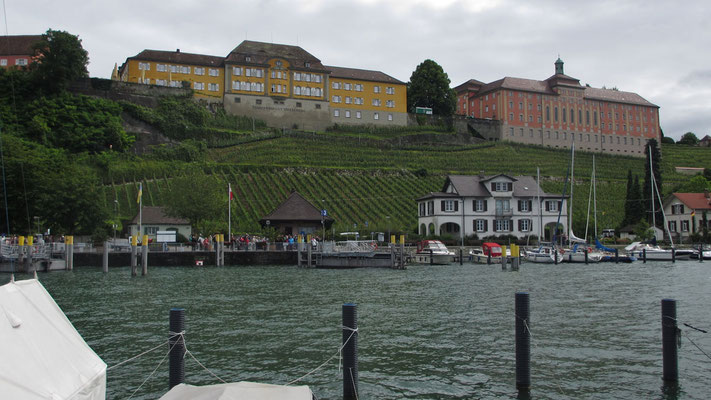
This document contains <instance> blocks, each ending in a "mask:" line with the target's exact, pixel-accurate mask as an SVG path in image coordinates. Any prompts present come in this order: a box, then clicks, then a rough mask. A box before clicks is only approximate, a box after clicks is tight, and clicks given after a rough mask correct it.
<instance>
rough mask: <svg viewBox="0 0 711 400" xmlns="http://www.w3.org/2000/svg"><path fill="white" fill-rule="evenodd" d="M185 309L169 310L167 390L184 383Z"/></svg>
mask: <svg viewBox="0 0 711 400" xmlns="http://www.w3.org/2000/svg"><path fill="white" fill-rule="evenodd" d="M184 335H185V309H184V308H171V309H170V323H169V330H168V349H169V353H168V359H169V367H168V368H169V374H168V390H170V389H172V388H173V386H176V385H179V384H181V383H183V382H185V336H184Z"/></svg>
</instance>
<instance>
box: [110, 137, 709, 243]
mask: <svg viewBox="0 0 711 400" xmlns="http://www.w3.org/2000/svg"><path fill="white" fill-rule="evenodd" d="M693 150H694V151H692V152H691V153H690V152H687V151H686V149H681V150H680V149H679V146H664V147H663V148H662V160H663V163H664V166H663V168H662V169H663V174H664V184H665V190H666V191H669V190H671V188H672V187H673V186H675V185H677V184H679V183H681V182H684V181H686V180H688V179H689V177H688V176H684V175H680V174H678V173H676V172H675V171H674V166H677V165H683V166H691V167H704V166H706V167H708V166H709V165H711V156H710V155H709V154H710V153H711V152H709V151H705V152H704V150H703V149H700V150H696V149H693ZM689 154H691V156H689ZM569 157H570V153H569V151H568V150H558V149H548V148H540V147H535V146H522V145H513V144H510V143H505V142H504V143H485V144H481V145H449V146H437V147H434V148H433V147H431V146H427V145H407V146H400V145H396V144H393V143H392V142H388V143H385V142H383V143H381V144H378V143H377V140H372V139H371V140H369V141H368V142H367V143H361V139H360V138H357V137H353V136H349V137H343V138H339V139H336V138H334V137H333V135H332V134H313V135H311V134H309V135H300V136H278V137H274V138H268V139H265V140H260V141H254V142H250V143H244V144H241V145H238V146H232V147H227V148H213V149H211V150H209V158H210V159H211V160H212V162H209V163H202V164H195V163H192V164H186V163H173V162H163V163H161V162H153V161H149V162H144V161H141V162H137V163H135V164H131V163H126V164H124V165H123V166H117V167H115V168H113V170H112V178H111V181H110V182H108V183H109V184H108V185H107V186H106V187H105V198H106V205H107V206H108V207H110V206H111V204H112V203H114V200H117V202H116V204H117V205H118V214H119V215H121V216H122V217H123V218H131V217H133V216H134V215H135V214H136V213H137V211H138V205H137V204H136V194H137V183H136V182H138V181H140V180H143V181H144V189H143V191H144V204H145V205H163V204H165V196H166V195H167V193H168V191H169V188H170V184H171V180H172V179H173V178H175V177H180V176H185V175H186V174H187V173H188V171H191V170H192V171H194V170H196V169H197V170H201V171H203V172H204V173H205V174H209V175H213V176H216V177H217V178H218V179H217V182H218V183H217V184H218V185H221V188H220V190H221V191H222V192H224V193H225V215H224V220H225V221H226V218H227V197H226V196H227V189H226V188H227V184H228V182H229V183H231V185H232V189H233V191H234V193H235V197H236V201H235V202H233V207H232V218H233V221H232V223H233V226H234V227H236V228H233V229H234V230H235V231H239V232H253V233H254V232H259V230H260V227H259V224H258V220H259V219H260V218H262V217H264V216H265V215H266V214H268V213H269V212H271V211H272V210H273V209H274V208H275V207H276V206H277V205H278V204H279V203H280V202H281V201H283V200H284V199H285V198H286V197H287V196H288V195H289V193H290V192H291V191H292V190H296V191H298V192H299V193H301V194H302V195H303V196H304V197H306V198H307V199H308V200H309V201H311V202H312V203H313V204H314V205H316V206H317V207H319V208H321V207H323V208H325V209H326V210H328V213H329V216H331V217H333V218H334V219H335V220H336V223H335V224H334V229H335V231H337V232H338V231H350V230H354V229H357V230H359V231H361V233H362V234H368V233H369V232H371V231H381V232H387V231H388V230H390V231H400V232H408V233H411V232H414V231H415V230H416V225H417V216H416V212H417V208H416V203H415V199H416V198H418V197H420V196H422V195H424V194H426V193H428V192H430V191H439V190H440V189H441V188H442V185H443V183H444V180H445V177H446V175H447V174H478V173H480V172H484V173H485V174H487V175H489V174H496V173H505V174H512V175H532V176H535V174H536V168H537V167H539V168H540V170H541V178H542V182H541V184H542V187H543V189H544V190H545V191H547V192H549V193H560V192H562V188H563V180H564V177H565V174H566V171H567V168H568V162H569ZM575 157H576V161H575V165H576V168H575V183H576V186H575V198H574V203H575V204H574V206H575V207H574V224H575V226H576V231H579V230H581V229H584V226H585V220H586V215H587V204H588V193H589V190H590V175H591V167H592V154H591V153H585V152H577V153H576V155H575ZM644 162H645V161H644V158H636V157H625V156H607V155H596V165H597V178H598V186H597V208H598V229H601V228H603V227H614V226H617V225H618V223H619V221H620V220H621V219H622V217H623V209H624V207H623V202H624V195H625V192H626V186H625V185H626V178H627V171H628V170H632V171H633V173H634V174H637V175H640V178H642V176H641V175H642V174H643V173H644ZM109 209H110V208H109ZM221 218H222V217H221ZM366 223H367V227H366ZM591 224H592V222H591ZM579 227H581V228H579ZM590 229H592V226H590ZM581 234H582V232H581Z"/></svg>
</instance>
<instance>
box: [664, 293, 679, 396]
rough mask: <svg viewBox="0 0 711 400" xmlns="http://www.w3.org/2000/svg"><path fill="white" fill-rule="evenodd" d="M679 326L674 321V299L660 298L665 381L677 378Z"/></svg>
mask: <svg viewBox="0 0 711 400" xmlns="http://www.w3.org/2000/svg"><path fill="white" fill-rule="evenodd" d="M678 333H679V328H678V327H677V322H676V300H672V299H662V359H663V360H662V364H663V366H662V369H663V375H662V379H664V381H665V382H677V381H678V380H679V366H678V364H677V361H678V355H677V345H678V340H679V338H678V336H677V335H678Z"/></svg>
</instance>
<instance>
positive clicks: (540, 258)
mask: <svg viewBox="0 0 711 400" xmlns="http://www.w3.org/2000/svg"><path fill="white" fill-rule="evenodd" d="M536 171H537V172H536V183H537V185H536V186H538V189H537V190H540V188H541V173H540V171H539V170H538V169H536ZM566 178H567V176H566ZM563 195H564V196H565V193H563ZM537 197H538V217H539V223H538V225H539V236H538V238H539V241H540V238H542V237H543V218H542V211H541V196H540V193H538V195H537ZM553 242H555V237H554V238H553ZM523 257H524V258H525V259H526V260H527V261H529V262H533V263H540V264H557V263H559V262H562V261H563V255H562V254H561V253H560V251H558V250H557V248H556V247H555V244H554V243H552V244H545V243H541V244H540V245H539V246H538V248H536V249H532V250H527V251H525V252H524V253H523Z"/></svg>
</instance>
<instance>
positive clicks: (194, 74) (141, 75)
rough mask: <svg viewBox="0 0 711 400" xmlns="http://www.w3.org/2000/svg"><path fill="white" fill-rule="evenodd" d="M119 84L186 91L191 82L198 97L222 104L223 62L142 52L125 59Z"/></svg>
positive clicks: (175, 52) (202, 57) (170, 52)
mask: <svg viewBox="0 0 711 400" xmlns="http://www.w3.org/2000/svg"><path fill="white" fill-rule="evenodd" d="M118 75H119V80H121V81H124V82H135V83H143V84H146V85H158V86H170V87H183V82H188V83H187V84H189V85H190V88H191V89H193V90H194V93H195V96H196V97H198V98H204V99H213V100H217V101H222V96H223V90H222V89H223V84H224V76H225V69H224V58H223V57H216V56H206V55H202V54H191V53H182V52H181V51H180V49H177V50H176V51H161V50H143V51H142V52H140V53H138V54H137V55H135V56H133V57H129V58H127V59H126V62H125V63H124V64H123V65H121V68H120V69H119V71H118Z"/></svg>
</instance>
